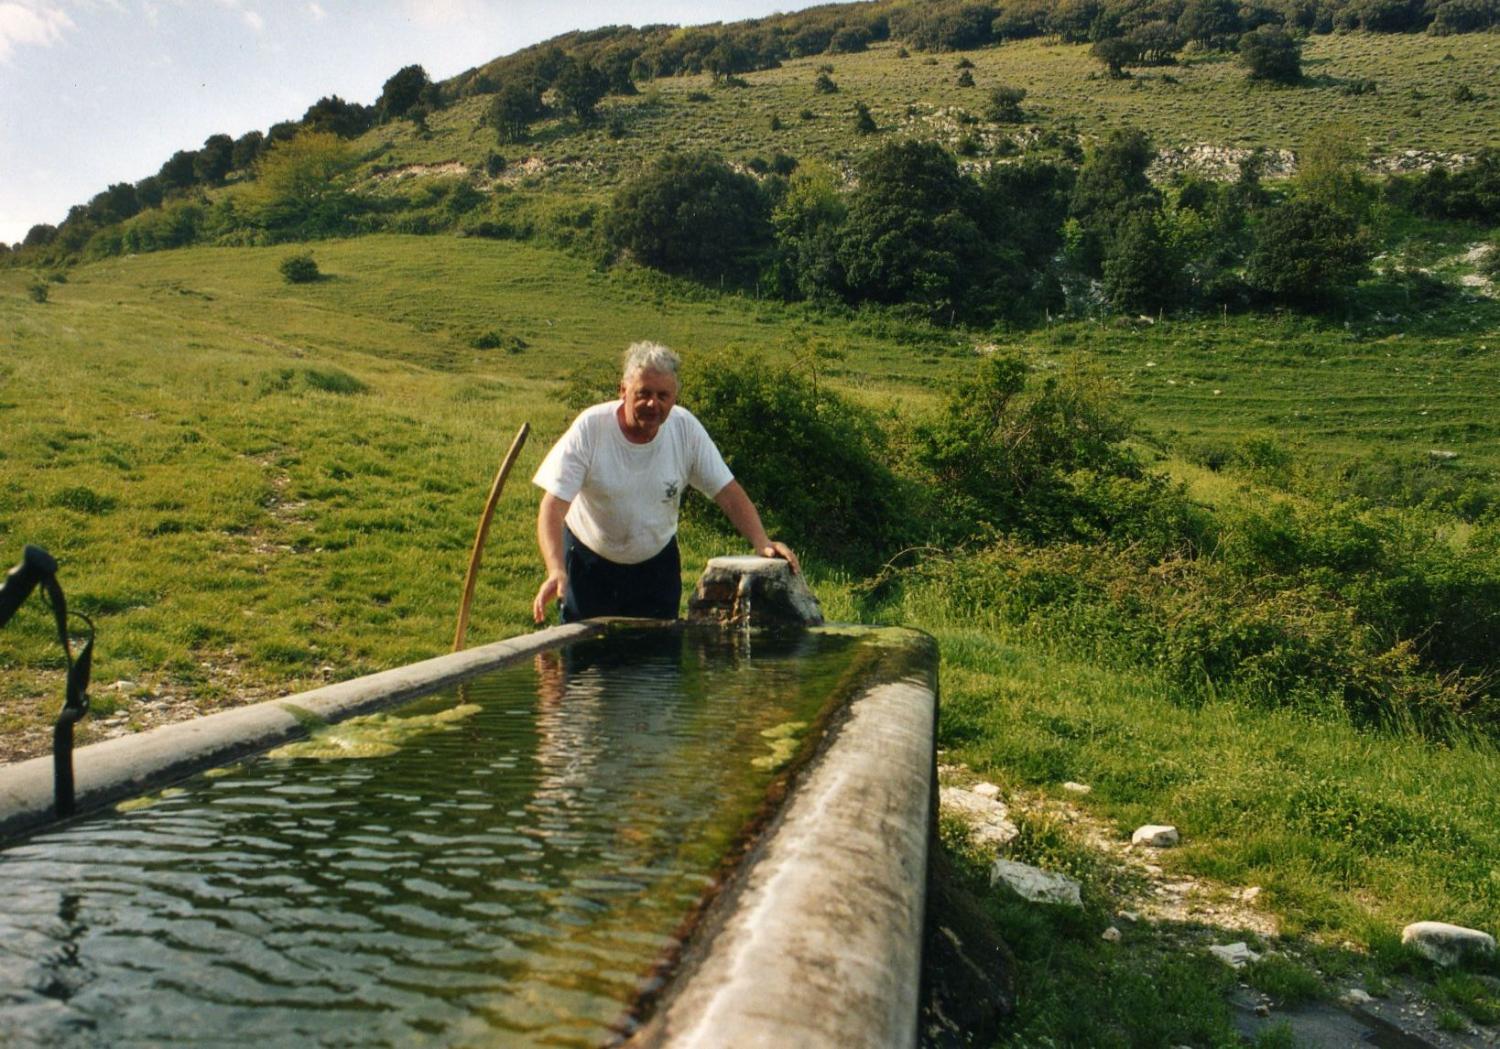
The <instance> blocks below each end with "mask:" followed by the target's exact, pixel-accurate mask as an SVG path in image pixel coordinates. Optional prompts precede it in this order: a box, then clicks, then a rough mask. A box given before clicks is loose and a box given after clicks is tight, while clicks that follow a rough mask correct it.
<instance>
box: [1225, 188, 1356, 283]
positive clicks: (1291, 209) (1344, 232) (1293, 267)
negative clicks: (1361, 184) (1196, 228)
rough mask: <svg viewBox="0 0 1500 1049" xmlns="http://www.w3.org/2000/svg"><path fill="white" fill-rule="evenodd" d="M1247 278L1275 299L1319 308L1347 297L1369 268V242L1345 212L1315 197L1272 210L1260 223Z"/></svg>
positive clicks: (1256, 229) (1257, 225) (1264, 214)
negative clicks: (1367, 266)
mask: <svg viewBox="0 0 1500 1049" xmlns="http://www.w3.org/2000/svg"><path fill="white" fill-rule="evenodd" d="M1254 236H1255V247H1254V249H1253V250H1252V251H1251V253H1250V258H1249V261H1248V267H1247V277H1248V279H1249V281H1250V283H1251V285H1253V286H1254V287H1255V288H1257V289H1259V290H1260V291H1261V292H1262V293H1264V294H1265V295H1266V296H1268V297H1269V298H1270V299H1271V300H1272V301H1273V302H1277V303H1284V304H1287V305H1293V306H1305V307H1311V308H1315V309H1316V308H1320V307H1324V306H1328V305H1330V304H1332V303H1334V302H1337V301H1338V300H1340V299H1341V298H1343V297H1344V296H1345V295H1346V294H1347V293H1348V291H1349V290H1350V288H1352V286H1353V285H1354V283H1355V281H1357V280H1358V279H1359V277H1360V276H1361V275H1362V274H1363V273H1364V272H1365V268H1366V265H1367V263H1368V261H1369V258H1370V249H1369V244H1368V241H1367V239H1366V238H1365V236H1364V235H1363V233H1362V231H1361V230H1360V228H1359V226H1358V224H1357V223H1356V222H1355V221H1354V219H1353V218H1352V217H1351V216H1349V215H1346V214H1342V213H1340V212H1338V211H1335V210H1334V209H1333V208H1331V207H1329V206H1328V205H1326V204H1323V203H1320V202H1318V201H1315V200H1297V199H1292V200H1288V201H1286V202H1284V203H1282V204H1279V205H1277V206H1276V207H1274V208H1269V209H1267V210H1266V211H1265V212H1264V213H1263V214H1262V215H1261V216H1260V219H1259V221H1258V222H1257V223H1256V226H1255V233H1254Z"/></svg>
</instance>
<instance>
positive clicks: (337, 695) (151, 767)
mask: <svg viewBox="0 0 1500 1049" xmlns="http://www.w3.org/2000/svg"><path fill="white" fill-rule="evenodd" d="M604 629H605V625H604V624H603V623H598V622H591V623H571V624H567V625H564V626H557V627H551V628H549V629H547V630H539V631H537V632H535V633H531V634H523V635H522V636H520V637H514V638H508V639H506V640H504V641H496V642H492V643H491V644H487V645H481V646H479V647H476V648H471V649H467V650H465V651H462V652H452V653H449V654H447V655H442V656H437V657H434V658H432V659H426V660H423V661H422V662H420V663H411V664H408V665H407V666H402V667H396V668H394V669H392V670H383V671H380V672H378V673H375V674H367V675H365V676H364V677H358V678H352V679H350V680H348V681H341V682H339V683H337V684H334V685H325V686H323V687H322V688H315V689H312V690H310V691H308V692H298V693H296V694H294V695H289V696H285V697H283V698H281V699H270V700H266V701H264V702H261V703H255V704H252V705H250V706H246V707H237V708H234V709H232V710H223V711H219V712H218V713H215V714H209V715H207V716H205V717H201V718H194V719H192V720H190V721H182V722H178V723H176V724H172V725H163V726H162V727H161V728H157V729H152V730H150V731H149V732H142V733H140V734H138V735H133V736H121V737H119V738H116V739H111V740H107V741H105V742H103V743H95V744H91V745H89V746H87V747H80V748H78V749H77V750H76V751H74V753H73V769H74V779H75V783H76V787H75V796H76V801H77V810H78V814H79V815H84V814H86V813H88V812H90V811H92V810H95V809H99V808H102V807H103V806H106V805H110V804H112V803H114V802H117V801H121V800H123V799H125V798H129V797H134V796H136V795H139V794H144V793H146V792H148V791H151V790H155V789H156V788H158V787H161V786H165V785H166V784H169V783H172V782H174V781H176V780H180V779H183V778H185V777H187V776H190V775H192V774H193V773H195V772H201V771H203V770H205V769H209V768H213V767H214V766H217V765H223V764H225V763H227V762H231V761H235V760H237V759H239V758H242V757H245V756H247V755H250V754H253V753H256V752H258V751H262V750H266V749H268V748H270V747H273V746H276V745H278V744H280V743H283V742H286V741H287V740H289V739H294V738H296V737H299V736H303V735H306V733H307V728H306V725H305V724H304V722H305V720H306V714H312V715H313V716H315V717H316V718H318V719H319V720H321V721H324V722H328V723H332V722H336V721H343V720H344V719H346V718H350V717H354V716H356V715H358V714H366V713H369V712H371V711H374V710H378V709H380V708H382V707H386V706H390V705H392V704H394V703H398V702H400V701H402V700H404V699H410V698H411V697H413V696H417V695H420V694H422V693H424V692H431V691H433V690H434V689H438V688H442V687H443V686H445V685H449V684H452V683H454V682H456V681H460V680H462V679H463V678H466V677H470V676H472V675H474V674H478V673H483V672H485V671H488V670H494V669H496V668H498V667H501V666H504V665H505V664H507V663H511V662H514V661H516V660H518V659H523V658H525V657H526V656H529V655H533V654H535V653H537V652H540V651H543V650H544V649H549V648H554V647H556V646H558V645H562V644H566V643H567V642H570V641H577V640H580V639H582V638H585V637H590V636H593V635H595V634H599V633H602V632H603V631H604ZM291 708H295V710H296V711H297V713H293V710H292V709H291ZM303 712H305V714H304V713H303ZM299 715H300V716H299ZM52 791H53V781H52V757H51V755H48V756H47V757H42V758H32V759H30V760H29V761H21V762H17V763H16V764H14V765H9V766H6V767H4V768H0V840H4V839H6V838H11V837H15V836H17V835H20V834H24V833H27V832H29V831H33V830H36V829H38V828H40V827H43V826H46V825H47V824H49V823H51V822H53V821H54V820H55V819H56V816H55V813H54V810H53V805H54V799H53V794H52Z"/></svg>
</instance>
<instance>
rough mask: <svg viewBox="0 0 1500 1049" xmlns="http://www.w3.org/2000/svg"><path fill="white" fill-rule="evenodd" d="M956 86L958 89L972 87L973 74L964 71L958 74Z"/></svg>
mask: <svg viewBox="0 0 1500 1049" xmlns="http://www.w3.org/2000/svg"><path fill="white" fill-rule="evenodd" d="M957 84H958V86H959V87H973V86H974V74H973V73H971V72H969V71H968V70H967V69H965V70H964V71H963V72H962V73H960V74H958V80H957Z"/></svg>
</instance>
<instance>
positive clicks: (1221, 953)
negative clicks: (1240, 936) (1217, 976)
mask: <svg viewBox="0 0 1500 1049" xmlns="http://www.w3.org/2000/svg"><path fill="white" fill-rule="evenodd" d="M1208 953H1209V954H1211V955H1213V956H1214V957H1215V958H1217V959H1219V961H1221V962H1223V963H1224V964H1225V965H1227V966H1229V967H1230V968H1231V969H1243V968H1244V967H1245V965H1246V963H1248V962H1258V961H1260V955H1259V954H1257V953H1255V952H1254V951H1252V950H1251V949H1250V945H1249V944H1247V943H1245V942H1244V941H1243V940H1241V941H1240V942H1239V943H1224V944H1215V945H1214V946H1212V947H1210V948H1209V949H1208Z"/></svg>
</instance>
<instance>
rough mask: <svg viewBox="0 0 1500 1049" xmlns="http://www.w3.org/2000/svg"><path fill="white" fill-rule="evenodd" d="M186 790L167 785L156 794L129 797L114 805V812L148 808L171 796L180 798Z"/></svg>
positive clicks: (136, 810)
mask: <svg viewBox="0 0 1500 1049" xmlns="http://www.w3.org/2000/svg"><path fill="white" fill-rule="evenodd" d="M186 793H187V791H186V790H184V789H182V788H181V787H167V788H166V789H165V790H162V791H161V792H159V793H157V794H142V795H141V796H140V797H139V798H129V799H127V800H125V801H122V802H120V803H119V804H118V805H116V806H115V811H116V812H139V811H141V810H142V809H149V808H150V807H151V806H153V805H156V804H159V803H160V802H163V801H167V800H169V799H171V798H180V797H182V796H183V795H184V794H186Z"/></svg>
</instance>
